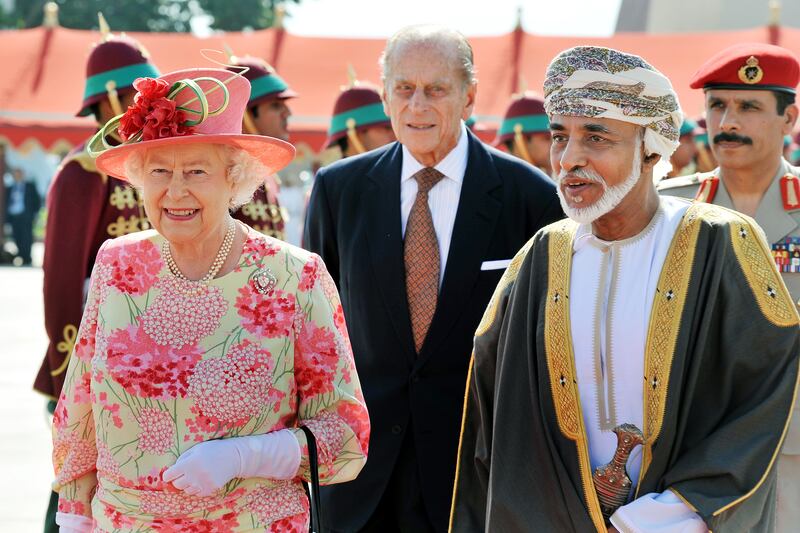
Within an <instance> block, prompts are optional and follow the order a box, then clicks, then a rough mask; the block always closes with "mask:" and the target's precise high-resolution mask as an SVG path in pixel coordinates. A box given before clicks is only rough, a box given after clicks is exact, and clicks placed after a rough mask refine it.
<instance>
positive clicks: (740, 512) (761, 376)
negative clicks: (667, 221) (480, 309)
mask: <svg viewBox="0 0 800 533" xmlns="http://www.w3.org/2000/svg"><path fill="white" fill-rule="evenodd" d="M576 229H577V224H576V223H574V222H572V221H570V220H564V221H560V222H557V223H555V224H552V225H550V226H548V227H547V228H544V229H542V230H541V231H540V232H539V233H537V235H536V236H534V238H533V239H531V241H530V242H529V243H528V244H527V245H526V246H525V247H524V248H523V249H522V250H521V251H520V252H519V254H518V255H517V256H516V257H515V258H514V260H513V261H512V263H511V265H510V266H509V268H508V270H507V272H506V274H505V275H504V277H503V278H502V280H501V281H500V284H499V285H498V287H497V290H496V292H495V295H494V296H493V298H492V301H491V302H490V304H489V307H488V308H487V311H486V314H485V316H484V319H483V321H482V322H481V324H480V326H479V327H478V331H477V332H476V338H475V349H474V354H473V359H472V362H471V365H470V373H469V377H468V383H467V395H466V403H465V407H464V419H463V426H462V434H461V442H460V446H459V456H458V465H457V473H456V482H455V489H454V494H453V509H452V514H451V524H450V526H451V531H457V532H462V531H463V532H476V531H487V532H488V531H503V532H509V533H510V532H515V531H548V532H550V531H553V532H556V531H557V532H564V533H566V532H571V531H575V532H585V531H595V530H596V531H602V532H605V531H606V525H605V524H604V521H603V518H602V515H601V512H600V506H599V503H598V500H597V496H596V494H595V490H594V487H593V484H592V479H591V475H592V472H591V467H590V463H589V453H588V443H587V439H586V431H585V428H584V422H583V417H582V415H581V412H582V411H581V406H580V398H579V394H578V385H577V381H576V372H575V362H574V357H573V353H572V340H571V332H570V323H569V320H570V318H569V297H570V295H569V287H570V267H571V254H572V250H573V247H572V244H573V243H572V240H573V236H574V233H575V230H576ZM798 354H800V329H799V328H798V315H797V312H796V310H795V307H794V305H793V303H792V300H791V297H790V296H789V294H788V291H787V290H786V287H785V286H784V284H783V282H782V281H781V278H780V276H779V274H778V272H777V270H776V268H775V266H774V263H773V261H772V258H771V256H770V252H769V248H768V247H767V246H766V242H765V240H764V238H763V234H762V232H761V230H760V228H758V226H757V225H756V224H755V223H754V222H753V221H752V220H751V219H749V218H748V217H745V216H743V215H740V214H738V213H735V212H733V211H730V210H727V209H724V208H720V207H717V206H711V205H706V204H693V205H692V206H691V207H689V209H688V210H687V212H686V214H685V215H684V218H683V220H682V221H681V224H680V225H679V227H678V230H677V231H676V233H675V235H674V237H673V241H672V244H671V246H670V249H669V252H668V253H667V257H666V260H665V262H664V266H663V267H662V271H661V273H660V277H659V282H658V286H657V290H656V294H655V296H654V302H653V309H652V313H651V317H650V324H649V329H648V336H647V342H646V348H645V354H644V357H645V363H644V369H645V375H643V376H642V391H643V402H644V427H643V428H642V429H643V432H644V435H645V439H646V444H645V446H644V450H643V459H642V472H641V476H640V478H639V480H638V488H637V494H638V495H643V494H646V493H649V492H663V491H665V490H667V489H671V490H673V491H674V492H675V493H676V494H678V495H679V496H680V497H681V498H682V499H683V500H684V501H685V502H686V503H687V505H688V506H689V507H690V508H691V509H692V510H694V511H695V512H697V513H698V514H699V515H700V517H701V518H703V520H705V522H706V523H707V525H708V527H709V529H711V530H712V531H714V532H715V533H720V532H728V531H731V532H733V531H736V532H739V531H769V530H771V528H772V527H774V518H775V517H774V510H775V468H774V465H775V461H776V457H777V455H778V452H779V450H780V447H781V445H782V442H783V440H784V437H785V434H786V430H787V427H788V422H789V418H790V413H791V410H792V405H793V402H794V399H795V394H796V389H797V383H798ZM609 459H610V458H609Z"/></svg>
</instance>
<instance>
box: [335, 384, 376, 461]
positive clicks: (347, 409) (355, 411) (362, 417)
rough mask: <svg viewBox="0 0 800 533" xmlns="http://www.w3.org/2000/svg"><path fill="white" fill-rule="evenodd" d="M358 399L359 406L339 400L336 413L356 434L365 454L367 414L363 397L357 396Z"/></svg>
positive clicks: (367, 444) (367, 429)
mask: <svg viewBox="0 0 800 533" xmlns="http://www.w3.org/2000/svg"><path fill="white" fill-rule="evenodd" d="M359 396H360V395H359ZM359 400H360V401H361V404H362V405H361V406H357V405H353V404H352V403H350V402H340V403H339V405H338V407H337V408H336V414H337V415H338V416H339V418H341V419H342V420H343V421H344V423H345V424H347V425H348V426H350V429H352V430H353V432H354V433H355V434H356V439H358V442H359V444H360V445H361V451H362V452H363V453H364V455H366V454H367V451H368V450H369V432H370V426H369V416H367V410H366V409H364V399H363V398H359Z"/></svg>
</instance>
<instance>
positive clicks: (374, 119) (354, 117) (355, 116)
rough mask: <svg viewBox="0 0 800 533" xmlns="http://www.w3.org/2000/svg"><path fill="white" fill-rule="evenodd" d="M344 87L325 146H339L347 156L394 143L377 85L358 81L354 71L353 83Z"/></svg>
mask: <svg viewBox="0 0 800 533" xmlns="http://www.w3.org/2000/svg"><path fill="white" fill-rule="evenodd" d="M342 89H343V90H342V92H341V93H340V94H339V97H338V98H337V99H336V104H334V106H333V117H332V118H331V125H330V128H328V138H327V139H326V140H325V144H324V145H323V147H322V148H323V149H327V148H332V147H333V146H338V147H339V149H340V150H341V152H342V157H343V158H345V157H351V156H354V155H358V154H362V153H364V152H369V151H370V150H374V149H375V148H380V147H381V146H383V145H385V144H389V143H390V142H394V140H395V136H394V131H392V123H391V122H390V121H389V117H387V116H386V112H385V111H384V110H383V101H382V100H381V93H380V91H379V90H378V88H377V87H375V86H373V85H371V84H369V83H364V82H360V81H358V80H356V79H355V76H354V75H353V74H352V73H351V80H350V85H349V86H348V87H343V88H342Z"/></svg>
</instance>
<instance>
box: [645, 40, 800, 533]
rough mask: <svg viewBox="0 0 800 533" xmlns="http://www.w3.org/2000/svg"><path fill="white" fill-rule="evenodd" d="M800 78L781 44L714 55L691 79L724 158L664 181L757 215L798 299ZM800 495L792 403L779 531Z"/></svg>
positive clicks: (796, 517) (799, 518)
mask: <svg viewBox="0 0 800 533" xmlns="http://www.w3.org/2000/svg"><path fill="white" fill-rule="evenodd" d="M798 81H800V65H799V64H798V60H797V58H796V57H795V56H794V55H793V54H792V53H791V52H789V51H788V50H786V49H784V48H780V47H777V46H772V45H766V44H740V45H736V46H733V47H730V48H728V49H726V50H724V51H722V52H720V53H719V54H718V55H716V56H714V57H713V58H711V59H710V60H709V61H707V62H706V63H705V64H704V65H703V66H702V67H700V69H699V70H698V71H697V73H695V75H694V77H693V80H692V83H691V87H692V88H694V89H699V88H702V89H703V90H704V91H705V97H706V122H707V127H708V135H709V139H710V141H711V148H712V150H713V152H714V155H715V157H716V159H717V162H718V164H719V166H718V167H717V168H716V169H714V170H713V171H711V172H708V173H704V174H694V175H692V176H684V177H679V178H674V179H671V180H666V181H662V182H661V183H660V184H659V190H660V192H661V193H662V194H667V195H674V196H682V197H684V198H694V199H695V200H696V201H701V202H709V203H714V204H717V205H722V206H725V207H728V208H731V209H735V210H737V211H740V212H742V213H744V214H746V215H749V216H751V217H753V218H755V220H756V222H758V224H759V225H760V226H761V227H762V228H763V230H764V232H765V233H766V236H767V240H768V242H769V245H770V246H771V248H772V255H773V257H774V259H775V264H776V265H777V267H778V270H779V271H780V272H781V275H782V277H783V279H784V281H785V282H786V286H787V287H788V288H789V291H790V292H791V294H792V298H793V299H794V300H795V301H796V302H798V301H799V299H800V178H798V176H800V168H798V167H794V166H792V165H790V164H789V163H788V162H787V161H786V160H785V159H784V158H783V156H782V154H783V139H784V136H785V135H788V134H789V133H791V131H792V128H793V126H794V124H795V121H796V120H797V117H798V107H797V105H795V88H796V87H797V84H798ZM765 342H769V340H768V339H765ZM756 355H757V354H756ZM798 502H800V414H799V413H798V408H797V405H796V404H795V410H794V416H793V418H792V421H791V423H790V424H789V426H788V434H787V436H786V440H785V444H784V448H783V451H782V454H781V455H780V457H779V458H778V518H777V525H778V529H777V530H778V531H780V532H785V531H796V527H797V524H798V523H800V506H798V505H797V504H798Z"/></svg>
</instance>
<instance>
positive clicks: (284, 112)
mask: <svg viewBox="0 0 800 533" xmlns="http://www.w3.org/2000/svg"><path fill="white" fill-rule="evenodd" d="M231 62H232V63H233V64H234V65H235V66H233V67H230V68H229V70H232V71H235V72H241V70H242V68H241V67H247V69H248V70H247V71H246V72H243V73H242V74H243V75H244V77H245V78H247V79H248V80H249V81H250V86H251V91H250V100H249V101H248V102H247V109H246V110H245V112H244V118H243V124H242V131H244V132H245V133H249V134H252V135H266V136H268V137H275V138H277V139H281V140H283V141H286V140H288V139H289V129H288V121H289V117H290V116H291V115H292V112H291V110H290V109H289V106H288V105H287V103H286V102H287V100H289V99H290V98H294V97H296V96H297V93H296V92H294V91H293V90H292V89H291V88H290V87H289V85H288V84H287V83H286V82H285V81H284V80H283V78H281V77H280V76H278V73H277V72H275V69H274V68H272V66H271V65H269V64H267V62H265V61H264V60H262V59H258V58H256V57H249V56H248V57H241V58H237V57H231ZM279 187H280V178H279V177H278V176H277V174H271V175H269V176H265V179H264V185H262V186H261V187H259V188H258V189H256V192H255V194H253V199H252V201H250V202H249V203H247V204H245V205H243V206H242V207H240V208H238V209H236V210H235V211H234V212H233V218H235V219H238V220H241V221H242V222H244V223H245V224H247V225H248V226H250V227H252V228H254V229H256V230H258V231H260V232H261V233H263V234H265V235H269V236H272V237H275V238H277V239H281V240H285V239H286V222H287V221H288V220H289V216H288V213H287V212H286V209H284V208H283V207H281V205H280V203H279V202H278V192H279Z"/></svg>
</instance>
